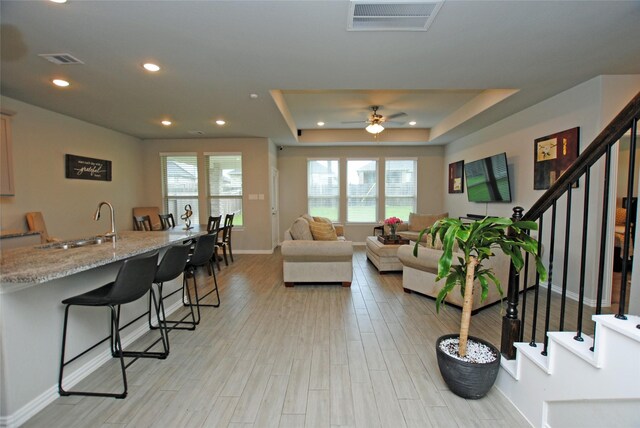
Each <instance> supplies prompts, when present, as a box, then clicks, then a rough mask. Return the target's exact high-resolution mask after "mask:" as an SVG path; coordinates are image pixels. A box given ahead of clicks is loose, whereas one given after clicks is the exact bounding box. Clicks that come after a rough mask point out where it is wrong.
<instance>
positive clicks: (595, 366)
mask: <svg viewBox="0 0 640 428" xmlns="http://www.w3.org/2000/svg"><path fill="white" fill-rule="evenodd" d="M593 320H594V321H595V323H596V332H597V334H596V335H595V336H596V338H595V344H594V341H593V339H592V338H591V337H589V336H583V337H584V341H583V342H579V341H576V340H574V336H575V333H574V332H549V333H548V337H549V346H548V348H547V356H544V355H542V354H541V350H542V349H543V344H542V343H537V344H536V346H535V347H534V346H531V345H530V344H529V343H523V342H519V343H516V344H515V346H516V349H517V350H518V352H517V354H516V359H515V360H506V359H503V360H502V369H503V370H501V371H500V374H499V375H498V380H497V381H496V386H497V388H498V389H500V390H501V391H502V393H503V394H504V395H505V396H506V397H508V398H509V399H510V400H511V401H512V402H513V404H514V405H515V406H516V407H517V408H518V409H519V410H520V412H521V413H522V414H523V415H524V416H525V417H526V418H527V419H528V420H529V422H531V423H532V424H533V426H536V427H582V428H587V427H594V428H595V427H598V428H601V427H609V426H610V427H617V428H621V427H638V426H640V364H639V363H640V329H638V328H636V325H638V324H640V317H638V316H628V317H627V320H619V319H617V318H615V316H613V315H594V316H593ZM594 345H595V347H594ZM592 347H594V351H592V350H591V348H592Z"/></svg>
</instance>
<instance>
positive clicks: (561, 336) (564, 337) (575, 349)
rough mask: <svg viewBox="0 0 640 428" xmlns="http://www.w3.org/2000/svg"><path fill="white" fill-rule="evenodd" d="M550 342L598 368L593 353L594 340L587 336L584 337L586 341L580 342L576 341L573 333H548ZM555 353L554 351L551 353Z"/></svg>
mask: <svg viewBox="0 0 640 428" xmlns="http://www.w3.org/2000/svg"><path fill="white" fill-rule="evenodd" d="M547 336H548V337H549V340H552V341H554V342H555V343H557V344H558V345H560V346H562V347H563V348H565V349H567V350H569V351H570V352H571V353H573V354H575V355H577V356H578V357H580V358H582V359H583V360H585V361H586V362H587V363H589V364H591V365H592V366H594V367H598V365H597V364H596V358H595V355H594V353H593V351H591V347H592V346H593V338H592V337H591V336H587V335H585V334H583V335H582V338H583V339H584V341H582V342H580V341H577V340H575V339H574V337H575V336H576V334H575V333H574V332H571V331H553V332H549V333H547ZM551 352H553V351H551Z"/></svg>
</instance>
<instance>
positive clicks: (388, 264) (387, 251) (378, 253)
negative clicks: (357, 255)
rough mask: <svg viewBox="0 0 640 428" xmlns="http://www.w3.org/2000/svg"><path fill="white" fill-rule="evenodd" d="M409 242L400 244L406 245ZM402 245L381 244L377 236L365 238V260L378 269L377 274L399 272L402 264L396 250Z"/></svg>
mask: <svg viewBox="0 0 640 428" xmlns="http://www.w3.org/2000/svg"><path fill="white" fill-rule="evenodd" d="M408 243H409V242H408V241H406V242H402V244H408ZM402 244H383V243H382V242H380V241H379V240H378V237H377V236H369V237H367V241H366V245H367V258H368V259H369V261H371V263H373V265H374V266H375V267H376V268H377V269H378V272H392V271H401V270H402V263H401V262H400V260H398V257H397V253H398V248H400V246H401V245H402Z"/></svg>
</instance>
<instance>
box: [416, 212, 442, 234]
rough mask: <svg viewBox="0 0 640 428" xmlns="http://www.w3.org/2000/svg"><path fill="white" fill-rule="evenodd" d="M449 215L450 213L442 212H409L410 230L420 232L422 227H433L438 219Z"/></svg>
mask: <svg viewBox="0 0 640 428" xmlns="http://www.w3.org/2000/svg"><path fill="white" fill-rule="evenodd" d="M447 217H449V213H442V214H416V213H411V214H409V230H410V231H411V232H420V231H421V230H422V229H426V228H427V227H431V226H432V225H433V224H434V223H435V222H436V221H438V220H440V219H443V218H447Z"/></svg>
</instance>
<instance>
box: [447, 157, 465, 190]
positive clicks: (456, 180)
mask: <svg viewBox="0 0 640 428" xmlns="http://www.w3.org/2000/svg"><path fill="white" fill-rule="evenodd" d="M449 193H464V161H458V162H454V163H450V164H449Z"/></svg>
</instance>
